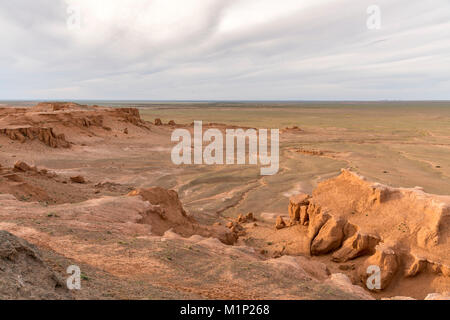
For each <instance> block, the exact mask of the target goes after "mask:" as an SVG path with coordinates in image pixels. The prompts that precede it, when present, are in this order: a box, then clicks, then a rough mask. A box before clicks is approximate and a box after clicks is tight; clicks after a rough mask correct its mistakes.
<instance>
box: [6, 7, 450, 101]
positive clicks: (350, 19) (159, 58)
mask: <svg viewBox="0 0 450 320" xmlns="http://www.w3.org/2000/svg"><path fill="white" fill-rule="evenodd" d="M374 4H375V5H378V6H379V8H380V12H381V28H380V29H369V28H368V26H367V20H368V19H371V20H370V21H372V22H373V21H374V20H373V19H372V18H373V16H372V13H373V11H370V12H371V13H369V14H368V13H367V9H368V7H369V6H371V5H374ZM78 13H79V14H78ZM78 22H79V23H78ZM78 26H79V28H78ZM0 43H1V46H0V100H5V99H66V100H67V99H111V100H113V99H133V100H144V99H148V100H350V99H351V100H380V99H405V100H414V99H423V100H425V99H436V100H444V99H450V1H449V0H369V1H366V0H351V1H349V0H95V1H92V0H14V1H1V3H0Z"/></svg>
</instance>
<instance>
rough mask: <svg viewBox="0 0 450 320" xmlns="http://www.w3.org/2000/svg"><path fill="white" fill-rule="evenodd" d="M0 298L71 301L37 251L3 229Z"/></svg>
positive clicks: (1, 236) (0, 250)
mask: <svg viewBox="0 0 450 320" xmlns="http://www.w3.org/2000/svg"><path fill="white" fill-rule="evenodd" d="M0 274H1V276H0V299H21V300H22V299H26V300H29V299H70V298H72V297H71V294H70V292H69V290H68V289H67V287H66V284H65V283H64V281H63V280H62V279H61V278H60V276H58V274H57V273H55V272H54V271H52V270H51V269H50V268H49V266H47V265H46V263H45V262H44V261H43V260H42V258H41V254H40V253H39V251H38V249H37V248H36V247H35V246H33V245H31V244H30V243H28V242H27V241H25V240H22V239H20V238H17V237H16V236H14V235H12V234H11V233H9V232H6V231H2V230H0Z"/></svg>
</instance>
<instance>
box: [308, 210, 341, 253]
mask: <svg viewBox="0 0 450 320" xmlns="http://www.w3.org/2000/svg"><path fill="white" fill-rule="evenodd" d="M346 223H347V222H346V221H345V220H344V219H340V218H338V219H335V218H330V219H328V220H327V222H325V224H324V225H323V227H322V228H321V229H320V231H319V233H318V234H317V236H316V237H315V238H314V240H313V241H312V243H311V254H312V255H317V256H318V255H323V254H327V253H330V252H333V251H334V250H336V249H338V248H339V247H340V246H341V245H342V241H343V239H344V226H345V224H346Z"/></svg>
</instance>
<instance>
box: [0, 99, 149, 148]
mask: <svg viewBox="0 0 450 320" xmlns="http://www.w3.org/2000/svg"><path fill="white" fill-rule="evenodd" d="M111 123H112V124H115V126H118V127H120V124H121V123H126V124H129V125H134V126H136V127H139V128H144V129H146V130H148V129H150V127H149V125H148V124H147V123H146V122H145V121H143V120H142V119H141V117H140V115H139V110H138V109H135V108H102V107H98V106H86V105H78V104H75V103H61V102H57V103H40V104H38V105H36V106H34V107H32V108H0V134H2V135H6V136H7V137H9V138H10V139H11V140H18V141H20V142H22V143H24V142H26V141H28V140H39V141H41V142H42V143H44V144H45V145H47V146H49V147H52V148H69V147H70V145H71V143H70V142H69V140H70V141H72V142H73V141H74V140H73V138H74V136H77V135H80V134H86V135H92V134H94V135H99V134H100V135H101V132H105V131H112V128H111V127H109V126H107V124H108V125H110V124H111ZM122 126H123V124H122ZM95 130H97V131H95ZM94 131H95V132H97V133H94ZM121 131H122V132H123V128H121ZM55 132H58V134H57V133H55ZM67 137H68V139H67Z"/></svg>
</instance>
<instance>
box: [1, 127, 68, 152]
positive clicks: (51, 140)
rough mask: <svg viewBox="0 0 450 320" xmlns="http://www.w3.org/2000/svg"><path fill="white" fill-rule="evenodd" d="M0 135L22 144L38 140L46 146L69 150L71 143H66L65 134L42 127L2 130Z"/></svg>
mask: <svg viewBox="0 0 450 320" xmlns="http://www.w3.org/2000/svg"><path fill="white" fill-rule="evenodd" d="M0 134H3V135H6V136H7V137H9V138H10V139H11V140H18V141H20V142H22V143H24V142H26V141H27V140H36V139H38V140H39V141H41V142H42V143H44V144H45V145H47V146H49V147H52V148H69V147H70V143H69V142H68V141H66V137H65V135H64V134H55V133H54V132H53V129H52V128H40V127H31V126H30V127H28V126H27V127H16V128H15V127H10V128H4V129H1V128H0Z"/></svg>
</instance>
